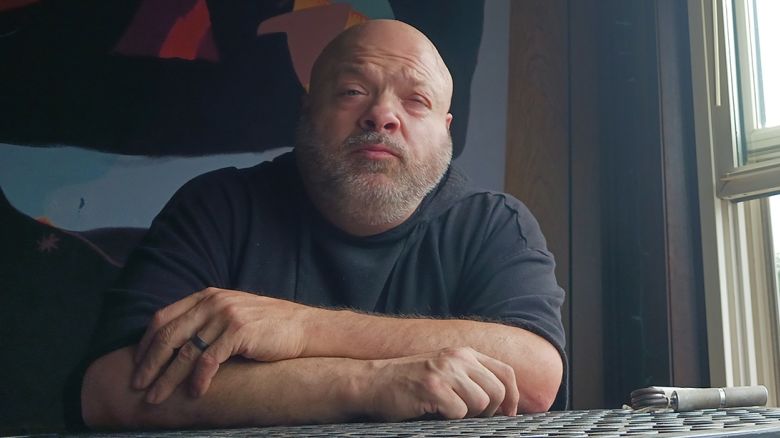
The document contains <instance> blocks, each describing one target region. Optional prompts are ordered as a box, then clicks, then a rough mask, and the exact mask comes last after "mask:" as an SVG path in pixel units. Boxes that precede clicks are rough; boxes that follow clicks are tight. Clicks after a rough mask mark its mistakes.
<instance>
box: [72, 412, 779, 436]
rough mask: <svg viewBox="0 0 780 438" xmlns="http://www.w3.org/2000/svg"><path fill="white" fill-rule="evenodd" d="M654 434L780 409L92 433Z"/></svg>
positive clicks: (692, 431) (759, 424)
mask: <svg viewBox="0 0 780 438" xmlns="http://www.w3.org/2000/svg"><path fill="white" fill-rule="evenodd" d="M630 435H654V436H658V437H681V436H728V437H736V436H761V437H774V436H777V437H780V409H778V408H765V407H752V408H725V409H706V410H700V411H693V412H681V413H677V412H667V413H659V412H655V413H649V412H638V411H630V410H621V409H613V410H588V411H562V412H548V413H544V414H534V415H518V416H516V417H493V418H473V419H464V420H452V421H440V420H439V421H437V420H430V421H410V422H404V423H349V424H327V425H312V426H297V427H265V428H247V429H218V430H198V431H177V432H148V433H113V434H89V435H86V436H89V437H103V436H113V437H127V438H129V437H150V436H154V437H158V436H159V437H168V438H173V437H182V438H184V437H187V438H189V437H293V436H294V437H300V436H307V437H333V436H354V437H585V436H599V437H606V436H612V437H621V436H630Z"/></svg>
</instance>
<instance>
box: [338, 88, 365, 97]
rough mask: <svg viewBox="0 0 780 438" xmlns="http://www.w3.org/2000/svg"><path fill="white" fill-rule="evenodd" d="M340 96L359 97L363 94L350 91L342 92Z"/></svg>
mask: <svg viewBox="0 0 780 438" xmlns="http://www.w3.org/2000/svg"><path fill="white" fill-rule="evenodd" d="M341 94H342V95H344V96H360V95H361V94H363V93H361V92H360V90H354V89H350V90H344V91H342V92H341Z"/></svg>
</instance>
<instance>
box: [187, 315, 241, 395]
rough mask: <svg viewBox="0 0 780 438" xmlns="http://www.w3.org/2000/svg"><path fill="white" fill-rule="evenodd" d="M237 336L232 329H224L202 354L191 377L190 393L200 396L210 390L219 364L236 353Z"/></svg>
mask: <svg viewBox="0 0 780 438" xmlns="http://www.w3.org/2000/svg"><path fill="white" fill-rule="evenodd" d="M235 336H236V334H235V333H234V332H231V331H230V330H225V331H223V332H222V334H221V335H220V336H218V337H216V340H215V341H214V343H213V344H212V345H211V346H209V348H208V349H207V350H206V351H204V352H203V354H201V355H200V357H199V358H198V361H197V362H196V363H195V367H194V370H193V371H192V376H191V377H190V395H192V396H193V397H200V396H202V395H203V394H205V393H206V391H208V389H209V386H210V385H211V380H212V379H213V378H214V375H216V374H217V371H218V370H219V365H220V364H222V363H223V362H225V361H226V360H228V359H229V358H230V357H231V356H233V354H234V345H235V339H234V338H235Z"/></svg>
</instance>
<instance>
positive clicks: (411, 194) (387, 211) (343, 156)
mask: <svg viewBox="0 0 780 438" xmlns="http://www.w3.org/2000/svg"><path fill="white" fill-rule="evenodd" d="M378 143H383V144H384V145H385V146H387V147H388V148H390V149H392V150H393V152H395V153H396V154H397V155H399V156H400V159H399V160H368V159H364V158H361V157H360V156H359V155H353V154H350V152H352V151H354V150H355V149H356V148H358V147H360V146H361V145H364V144H378ZM295 144H296V146H295V152H296V155H297V157H298V158H297V159H298V165H299V167H300V169H301V174H302V177H303V178H304V179H305V180H306V181H307V182H308V184H309V188H310V192H314V193H310V196H313V197H318V200H319V201H320V203H319V204H320V205H321V206H327V207H325V208H331V209H334V211H335V212H336V213H337V214H338V215H339V216H341V217H345V218H349V219H350V220H353V221H355V222H356V223H360V224H364V225H370V226H376V225H383V224H393V223H398V222H400V221H402V220H404V219H406V218H407V217H408V216H409V215H410V214H412V212H413V211H414V210H415V209H416V208H417V206H418V205H419V204H420V202H421V201H422V199H423V198H424V197H425V195H427V194H428V193H429V192H430V191H431V190H433V188H434V187H436V185H437V184H438V183H439V181H440V180H441V178H442V176H443V175H444V173H445V172H446V171H447V167H449V164H450V160H451V159H452V139H451V138H450V136H449V135H448V136H447V138H446V141H444V142H442V144H440V145H436V146H437V149H436V150H435V151H434V154H433V155H432V157H431V159H430V160H429V161H428V162H417V161H411V160H412V158H411V157H410V156H409V153H408V150H407V149H408V148H407V146H406V145H404V144H401V143H398V142H396V141H394V140H393V139H391V138H389V137H388V136H386V135H384V134H380V133H376V132H365V133H363V134H359V135H355V136H352V137H349V138H347V140H346V141H345V142H344V143H343V144H342V145H341V147H339V148H338V149H337V150H333V148H328V147H326V146H325V145H323V144H322V143H321V142H320V141H319V136H318V135H317V134H316V132H314V128H313V126H312V124H311V123H310V121H309V120H308V119H307V118H305V117H304V118H301V121H300V122H299V124H298V130H297V133H296V143H295ZM382 174H383V175H384V176H385V179H387V180H389V182H388V181H379V180H378V179H379V177H380V175H382Z"/></svg>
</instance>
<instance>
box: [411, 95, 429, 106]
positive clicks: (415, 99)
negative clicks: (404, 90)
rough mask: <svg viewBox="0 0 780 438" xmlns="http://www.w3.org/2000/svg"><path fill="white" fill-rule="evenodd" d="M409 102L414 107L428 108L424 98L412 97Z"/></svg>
mask: <svg viewBox="0 0 780 438" xmlns="http://www.w3.org/2000/svg"><path fill="white" fill-rule="evenodd" d="M407 101H408V102H409V103H411V104H412V105H414V106H424V107H425V108H428V101H427V100H425V99H424V98H422V97H419V96H417V97H410V98H409V99H407Z"/></svg>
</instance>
